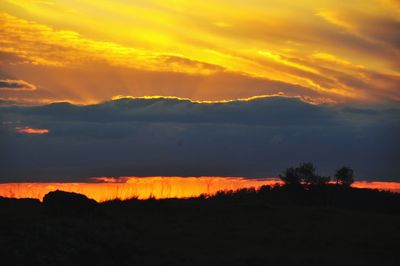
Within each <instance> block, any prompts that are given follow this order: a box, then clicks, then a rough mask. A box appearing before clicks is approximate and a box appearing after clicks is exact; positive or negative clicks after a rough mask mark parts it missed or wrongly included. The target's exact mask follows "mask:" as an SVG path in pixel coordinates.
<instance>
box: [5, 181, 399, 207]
mask: <svg viewBox="0 0 400 266" xmlns="http://www.w3.org/2000/svg"><path fill="white" fill-rule="evenodd" d="M90 181H91V182H86V183H84V182H82V183H78V182H75V183H2V184H0V196H2V197H7V198H34V199H39V200H42V199H43V197H44V195H45V194H47V193H48V192H51V191H54V190H57V189H58V190H63V191H68V192H75V193H80V194H84V195H86V196H87V197H89V198H92V199H94V200H96V201H98V202H104V201H107V200H113V199H121V200H126V199H130V198H136V197H137V198H139V199H148V198H151V197H153V198H156V199H165V198H190V197H197V196H200V195H202V194H203V195H204V194H205V195H213V194H215V193H217V192H218V191H227V190H238V189H241V188H255V189H259V188H260V187H261V186H265V185H269V186H275V185H280V184H282V181H280V180H279V179H277V178H256V179H249V178H243V177H212V176H207V177H161V176H157V177H156V176H155V177H121V178H113V177H96V178H91V180H90ZM353 187H356V188H369V189H379V190H388V191H392V192H398V193H400V183H399V182H378V181H375V182H368V181H358V182H355V183H354V184H353Z"/></svg>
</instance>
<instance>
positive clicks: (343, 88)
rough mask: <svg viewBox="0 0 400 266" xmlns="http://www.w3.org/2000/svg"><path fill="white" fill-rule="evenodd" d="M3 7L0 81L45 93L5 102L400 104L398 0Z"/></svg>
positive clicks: (17, 3) (11, 96)
mask: <svg viewBox="0 0 400 266" xmlns="http://www.w3.org/2000/svg"><path fill="white" fill-rule="evenodd" d="M3 2H4V3H3V4H2V10H3V12H0V44H1V45H0V56H1V59H2V60H1V61H0V67H1V69H2V72H4V73H0V74H2V75H0V76H2V77H4V78H8V79H11V77H14V78H13V79H18V80H25V81H28V82H30V83H32V84H40V88H39V89H38V90H36V91H31V92H29V93H27V92H25V91H19V90H18V91H17V90H13V91H11V90H10V91H7V92H5V93H2V95H1V99H2V100H12V101H18V102H20V103H22V102H24V103H33V104H38V103H48V102H52V101H59V100H69V101H71V102H75V103H80V104H88V103H95V102H101V101H105V100H108V99H110V98H111V97H112V96H114V95H118V94H122V95H131V96H145V95H163V96H171V95H173V96H178V97H186V98H191V99H194V100H232V99H238V98H244V97H251V96H255V95H271V94H276V93H277V92H281V93H283V94H284V95H288V96H302V97H308V98H310V99H312V100H313V101H314V102H339V103H343V102H346V103H350V102H351V103H355V102H356V103H368V104H371V103H372V104H383V105H388V104H391V105H395V104H398V101H399V100H400V94H399V90H398V84H399V82H400V72H399V69H400V64H399V62H400V45H399V44H400V40H399V37H398V36H399V35H400V34H399V28H400V26H399V25H400V20H399V17H400V16H399V15H400V11H399V5H398V3H397V1H388V0H372V1H358V0H357V1H346V2H343V3H339V4H338V3H337V1H334V0H324V1H318V3H316V2H315V1H310V0H301V1H296V2H295V3H294V2H293V1H290V0H283V1H257V0H250V1H233V2H232V1H227V0H218V1H214V2H213V4H212V5H211V4H209V3H205V2H204V1H190V2H185V1H178V2H177V1H158V0H151V1H136V2H135V4H131V3H129V1H122V0H119V1H100V2H99V1H95V2H93V1H86V0H84V1H81V2H80V4H79V5H76V4H74V2H71V1H51V0H49V1H30V2H29V3H26V1H22V0H12V1H11V0H6V1H3ZM54 14H57V15H56V16H55V15H54Z"/></svg>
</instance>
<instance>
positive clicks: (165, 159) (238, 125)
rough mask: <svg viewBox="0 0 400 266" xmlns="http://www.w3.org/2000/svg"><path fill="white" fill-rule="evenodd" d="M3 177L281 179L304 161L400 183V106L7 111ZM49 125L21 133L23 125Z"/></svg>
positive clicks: (268, 104) (274, 101)
mask: <svg viewBox="0 0 400 266" xmlns="http://www.w3.org/2000/svg"><path fill="white" fill-rule="evenodd" d="M0 108H1V109H0V112H1V118H2V126H1V131H0V134H1V136H0V140H1V143H0V145H1V149H0V150H1V153H0V159H1V162H2V167H1V170H0V178H1V181H4V182H5V181H32V180H52V181H73V180H79V179H80V178H87V177H91V176H113V177H118V176H157V175H164V176H166V175H167V176H168V175H171V176H202V175H207V176H247V177H260V176H269V177H272V176H276V175H277V174H279V173H280V171H281V170H283V169H284V168H286V167H288V166H290V165H293V164H297V163H299V162H301V161H313V162H315V163H316V164H317V165H318V166H319V167H320V169H319V170H320V172H322V173H326V174H332V173H333V171H334V170H335V169H336V168H338V167H340V166H342V165H344V164H345V165H350V166H352V167H354V168H355V171H356V174H357V176H358V177H359V178H363V179H364V178H365V179H373V180H397V181H399V180H400V176H399V171H398V167H397V162H398V158H400V157H399V156H400V154H399V151H400V149H399V148H400V146H399V140H398V135H399V133H400V127H399V120H400V119H399V118H400V111H399V110H398V109H371V108H370V109H365V108H364V109H362V108H354V107H353V108H350V107H348V106H332V105H331V106H326V105H312V104H308V103H306V102H304V101H301V100H300V99H298V98H287V97H269V98H257V99H252V100H246V101H245V100H243V101H232V102H226V103H196V102H192V101H189V100H182V99H173V98H169V99H164V98H156V99H118V100H113V101H108V102H104V103H101V104H95V105H86V106H77V105H72V104H69V103H54V104H50V105H44V106H36V107H28V106H3V107H0ZM23 127H27V128H28V127H29V128H39V129H47V130H48V133H47V134H21V133H18V132H17V131H18V128H23Z"/></svg>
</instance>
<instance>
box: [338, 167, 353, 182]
mask: <svg viewBox="0 0 400 266" xmlns="http://www.w3.org/2000/svg"><path fill="white" fill-rule="evenodd" d="M335 179H336V184H341V185H343V186H350V185H351V184H353V182H354V171H353V169H351V168H350V167H347V166H343V167H342V168H340V169H338V170H336V174H335Z"/></svg>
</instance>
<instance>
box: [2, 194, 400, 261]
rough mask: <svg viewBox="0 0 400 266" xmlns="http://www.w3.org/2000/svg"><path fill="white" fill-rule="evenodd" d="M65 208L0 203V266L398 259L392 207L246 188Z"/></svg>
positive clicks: (397, 223) (398, 220) (398, 231)
mask: <svg viewBox="0 0 400 266" xmlns="http://www.w3.org/2000/svg"><path fill="white" fill-rule="evenodd" d="M397 199H398V197H397ZM391 202H393V204H395V205H397V204H398V202H399V201H396V202H394V201H393V200H391ZM63 208H64V209H68V207H65V206H61V207H60V208H59V209H57V208H56V209H54V208H51V209H50V208H46V206H45V205H43V204H40V203H39V202H37V201H26V200H24V201H22V200H19V201H16V200H5V199H3V200H0V215H1V218H0V255H1V258H0V264H1V265H291V266H295V265H318V266H320V265H328V266H329V265H380V266H384V265H400V264H399V262H400V260H399V259H398V249H399V243H400V215H399V214H400V213H399V212H397V211H393V209H390V211H386V209H385V211H379V210H376V209H375V208H374V209H365V208H354V207H351V208H347V207H343V206H334V205H332V204H315V203H307V204H303V203H301V204H298V203H296V200H294V201H290V202H288V201H282V200H277V199H276V197H275V198H274V197H273V198H271V197H265V196H260V195H253V194H251V195H250V194H249V195H244V196H243V195H242V196H226V195H222V196H221V197H217V198H214V199H192V200H163V201H156V200H148V201H136V200H133V201H128V202H118V201H113V202H108V203H103V204H100V205H96V206H91V207H89V208H88V209H84V211H82V210H79V211H78V212H74V211H72V212H71V211H65V210H63Z"/></svg>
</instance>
